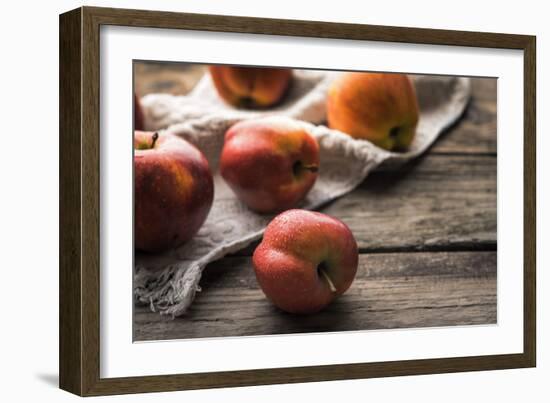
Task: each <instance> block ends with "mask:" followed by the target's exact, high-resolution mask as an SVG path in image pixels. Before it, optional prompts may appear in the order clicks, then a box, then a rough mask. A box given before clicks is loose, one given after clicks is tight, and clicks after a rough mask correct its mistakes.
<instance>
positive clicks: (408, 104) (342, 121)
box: [327, 73, 419, 151]
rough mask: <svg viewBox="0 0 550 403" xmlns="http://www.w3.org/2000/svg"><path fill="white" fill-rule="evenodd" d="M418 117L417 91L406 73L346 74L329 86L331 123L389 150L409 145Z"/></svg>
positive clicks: (335, 127) (343, 130) (328, 117)
mask: <svg viewBox="0 0 550 403" xmlns="http://www.w3.org/2000/svg"><path fill="white" fill-rule="evenodd" d="M418 116H419V112H418V103H417V100H416V93H415V91H414V87H413V85H412V83H411V80H410V79H409V77H408V76H407V75H405V74H394V73H345V74H342V75H341V76H340V77H339V78H337V79H336V80H335V81H334V82H333V83H332V85H331V88H330V89H329V93H328V97H327V119H328V124H329V126H330V127H331V128H333V129H337V130H340V131H342V132H344V133H347V134H349V135H350V136H352V137H354V138H358V139H365V140H369V141H371V142H373V143H374V144H376V145H377V146H379V147H382V148H385V149H387V150H396V151H403V150H406V149H407V148H408V147H409V145H410V144H411V142H412V140H413V138H414V135H415V131H416V125H417V123H418Z"/></svg>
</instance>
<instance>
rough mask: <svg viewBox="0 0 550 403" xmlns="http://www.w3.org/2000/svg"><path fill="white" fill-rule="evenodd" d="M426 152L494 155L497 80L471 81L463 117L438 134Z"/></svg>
mask: <svg viewBox="0 0 550 403" xmlns="http://www.w3.org/2000/svg"><path fill="white" fill-rule="evenodd" d="M429 152H430V153H436V154H437V153H442V154H448V153H454V154H456V153H469V154H474V153H480V154H491V155H496V152H497V79H496V78H472V99H471V100H470V103H469V105H468V107H467V109H466V111H465V112H464V116H463V117H462V118H461V119H460V120H459V121H458V122H457V123H456V124H455V125H454V126H452V127H451V128H449V129H448V130H447V131H446V132H445V133H443V134H442V135H441V137H440V138H439V139H438V141H437V142H436V143H435V144H434V146H433V147H432V149H431V150H430V151H429Z"/></svg>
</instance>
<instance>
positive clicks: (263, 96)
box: [210, 66, 292, 108]
mask: <svg viewBox="0 0 550 403" xmlns="http://www.w3.org/2000/svg"><path fill="white" fill-rule="evenodd" d="M210 75H211V77H212V81H213V82H214V86H215V87H216V90H217V91H218V94H219V95H220V97H222V98H223V99H224V100H225V101H226V102H227V103H229V104H231V105H233V106H236V107H238V108H267V107H269V106H272V105H275V104H276V103H277V102H279V101H280V100H281V99H282V98H283V96H284V94H285V93H286V91H287V89H288V87H289V84H290V81H291V78H292V70H291V69H274V68H267V67H265V68H264V67H237V66H210Z"/></svg>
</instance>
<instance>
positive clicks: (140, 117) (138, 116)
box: [134, 93, 145, 130]
mask: <svg viewBox="0 0 550 403" xmlns="http://www.w3.org/2000/svg"><path fill="white" fill-rule="evenodd" d="M144 128H145V115H144V114H143V108H142V106H141V102H140V101H139V98H138V96H137V94H136V93H134V130H143V129H144Z"/></svg>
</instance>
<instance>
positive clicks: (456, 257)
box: [134, 65, 497, 341]
mask: <svg viewBox="0 0 550 403" xmlns="http://www.w3.org/2000/svg"><path fill="white" fill-rule="evenodd" d="M171 69H172V70H174V68H171V67H168V68H165V67H159V66H154V65H150V66H145V65H144V66H136V69H135V73H136V75H135V77H136V90H137V91H138V93H139V94H140V95H143V94H144V93H146V92H159V91H163V92H172V93H181V92H186V91H188V90H189V88H190V87H192V85H193V82H189V81H186V80H189V79H188V78H186V79H182V75H181V74H176V72H175V70H174V71H172V70H171ZM193 74H195V75H200V74H202V70H200V69H198V68H193ZM472 84H473V87H472V88H473V97H472V100H471V102H470V104H469V106H468V108H467V110H466V111H465V114H464V116H463V118H462V119H461V120H460V121H459V122H458V123H457V124H455V125H454V126H453V127H452V128H450V129H449V130H447V132H446V133H444V134H442V135H441V137H440V138H439V139H438V141H437V142H436V144H434V146H433V147H432V148H431V149H430V150H429V151H428V152H427V153H426V154H425V155H423V156H422V157H420V158H418V159H416V160H414V161H413V162H411V163H409V164H407V165H406V166H404V167H402V168H400V169H399V170H395V169H394V170H390V169H385V168H383V167H382V168H380V169H378V170H376V171H374V172H372V173H371V174H370V175H369V176H368V177H367V178H366V179H365V181H364V182H363V183H362V184H361V185H360V186H359V187H358V188H356V189H355V190H354V191H353V192H351V193H349V194H348V195H346V196H344V197H342V198H341V199H338V200H336V201H334V202H333V203H331V204H329V205H328V206H326V207H325V208H323V209H322V210H321V211H323V212H325V213H327V214H330V215H332V216H335V217H338V218H340V219H341V220H343V221H344V222H345V223H346V224H347V225H348V226H349V227H350V228H351V230H352V231H353V233H354V235H355V237H356V239H357V242H358V246H359V251H360V256H359V269H358V272H357V277H356V279H355V281H354V283H353V284H352V286H351V288H350V289H349V290H348V291H347V293H346V294H344V295H343V296H341V297H340V298H339V299H337V300H336V301H335V302H334V303H333V304H331V305H330V306H329V307H328V308H327V309H325V310H324V311H322V312H320V313H318V314H314V315H309V316H300V315H290V314H287V313H284V312H282V311H280V310H278V309H277V308H275V307H274V306H272V305H271V304H270V303H269V301H268V300H267V299H266V298H265V297H264V295H263V293H262V291H261V290H260V289H259V288H258V284H257V283H256V279H255V276H254V272H253V268H252V263H251V254H252V252H253V250H254V246H255V245H253V246H251V247H249V248H246V249H245V250H243V251H241V252H239V253H237V254H235V255H231V256H228V257H225V258H223V259H221V260H219V261H216V262H213V263H211V264H210V265H209V266H208V267H207V268H206V269H205V271H204V273H203V277H202V279H201V283H200V284H201V287H202V292H199V293H197V297H196V299H195V302H194V303H193V305H192V306H191V308H190V309H189V311H188V313H187V314H186V315H185V316H183V317H180V318H175V319H173V320H172V318H168V317H163V316H161V315H159V314H158V313H154V312H151V311H150V310H149V307H144V306H136V307H135V310H134V339H135V340H136V341H143V340H162V339H183V338H199V337H200V338H207V337H220V336H243V335H267V334H285V333H287V334H288V333H305V332H324V331H344V330H369V329H389V328H412V327H434V326H451V325H476V324H494V323H496V320H497V299H496V291H497V282H496V274H497V273H496V267H497V266H496V261H497V257H496V250H497V238H496V236H497V232H496V228H497V214H496V190H497V188H496V186H497V177H496V174H497V154H496V151H497V147H496V130H497V126H496V79H473V80H472Z"/></svg>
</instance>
